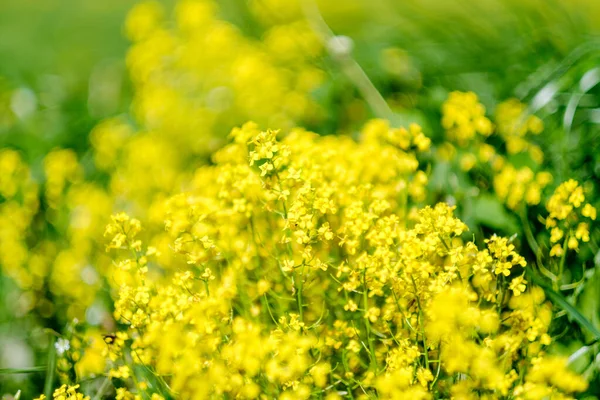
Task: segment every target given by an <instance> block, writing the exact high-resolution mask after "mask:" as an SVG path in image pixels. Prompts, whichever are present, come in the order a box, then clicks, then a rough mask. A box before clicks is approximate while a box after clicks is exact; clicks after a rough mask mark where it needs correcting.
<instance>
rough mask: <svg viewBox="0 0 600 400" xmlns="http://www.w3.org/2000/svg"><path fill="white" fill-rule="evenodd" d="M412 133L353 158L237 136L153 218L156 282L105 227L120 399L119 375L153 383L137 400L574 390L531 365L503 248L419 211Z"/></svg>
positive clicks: (376, 136)
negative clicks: (152, 377)
mask: <svg viewBox="0 0 600 400" xmlns="http://www.w3.org/2000/svg"><path fill="white" fill-rule="evenodd" d="M409 132H413V133H412V137H416V138H418V137H419V135H420V129H418V128H417V127H411V129H410V130H399V131H398V130H394V129H391V128H389V126H387V125H386V124H384V123H382V122H378V121H374V122H372V123H370V124H368V125H367V126H366V127H365V129H364V131H363V136H362V137H361V138H360V139H359V141H354V140H352V139H348V138H343V137H319V136H317V135H315V134H313V133H310V132H306V131H304V130H292V131H290V132H289V133H287V134H283V133H282V132H278V131H261V130H259V129H258V128H257V126H256V125H255V124H253V123H248V124H246V125H244V126H243V127H241V128H236V129H235V130H234V131H233V132H232V134H231V139H232V141H231V142H230V144H229V145H227V146H226V147H224V148H223V149H222V150H221V151H219V152H217V153H216V154H215V155H214V157H213V159H214V162H215V163H214V165H212V166H206V167H201V168H200V169H199V170H198V171H197V172H196V179H195V181H194V183H193V186H192V187H191V188H190V190H189V191H188V192H185V193H181V194H179V195H176V196H174V197H172V198H171V199H170V200H168V201H167V204H166V207H167V213H166V222H165V227H166V230H167V233H168V234H169V236H170V237H171V240H172V241H173V245H172V246H171V251H173V252H175V253H176V254H179V257H181V258H182V260H184V261H185V263H182V264H179V267H177V268H176V269H175V270H173V271H172V273H171V274H169V275H167V276H165V277H163V278H160V277H152V276H151V275H152V274H151V271H148V266H149V265H150V264H152V263H149V262H148V259H149V258H148V257H151V256H154V254H155V249H154V248H152V247H147V246H146V245H145V244H144V243H143V241H140V240H139V239H138V235H139V234H140V232H142V231H143V228H142V227H141V225H140V224H139V221H137V220H135V219H133V218H131V217H129V216H128V215H126V214H118V215H115V216H114V217H113V222H112V223H111V224H109V226H108V227H107V229H106V235H107V238H108V240H109V241H110V244H109V250H110V251H111V252H113V251H116V252H117V253H115V254H116V255H118V259H119V260H120V261H119V265H124V266H128V267H127V268H125V272H126V275H127V274H129V277H126V276H125V278H124V281H123V283H122V284H121V286H120V288H119V295H118V296H119V298H118V300H117V302H116V303H115V317H116V318H117V320H118V321H119V322H120V323H122V324H123V330H120V331H119V332H118V334H119V335H120V337H122V338H123V339H124V340H123V341H121V342H120V344H119V345H117V346H115V345H114V344H113V345H110V346H109V347H110V354H109V355H110V357H109V359H108V365H109V367H110V368H111V369H110V372H109V374H110V376H113V377H115V378H118V379H119V380H120V382H122V386H121V387H120V388H119V389H118V390H119V391H127V390H129V386H128V382H130V381H131V379H132V378H133V376H134V375H135V372H133V371H132V370H130V369H129V368H128V367H127V364H124V363H123V361H122V360H123V359H127V358H131V360H132V361H133V363H134V365H135V364H139V365H143V366H145V367H146V368H148V369H149V370H151V371H153V373H154V374H156V376H157V377H159V378H160V379H159V380H157V381H153V382H148V383H147V384H145V385H143V388H142V389H139V385H138V390H141V391H142V392H145V393H147V394H148V395H150V394H153V393H154V394H157V395H158V394H161V395H173V396H177V397H182V398H198V399H203V398H220V397H222V396H231V397H238V398H257V397H261V396H262V397H267V398H271V397H278V398H289V399H308V398H313V397H315V396H316V397H320V396H327V398H332V399H333V398H340V397H342V396H346V395H349V394H350V393H351V394H353V395H354V396H358V397H362V396H373V395H378V396H379V397H380V398H403V397H406V398H424V399H427V398H432V397H433V394H434V393H438V394H442V395H443V396H448V397H449V396H454V397H457V398H459V397H461V396H463V397H465V398H469V397H473V396H477V395H485V396H489V397H490V398H499V397H500V396H509V395H510V396H514V397H515V398H520V399H521V398H522V399H527V398H540V399H541V398H544V396H547V395H548V394H552V395H554V394H555V395H557V396H565V398H568V396H569V395H570V394H571V393H575V392H579V391H582V390H584V389H585V387H586V384H585V381H584V380H582V379H581V378H580V377H579V376H577V375H575V374H570V373H564V374H547V373H545V372H543V371H546V370H549V369H554V370H555V371H564V370H565V367H566V364H565V361H564V360H560V359H557V358H550V357H549V356H548V355H547V354H546V350H545V348H546V346H547V345H548V344H550V342H551V339H550V336H549V335H548V329H549V325H550V321H551V313H552V311H551V307H550V306H549V304H548V303H547V302H545V299H544V295H543V292H540V289H539V288H537V287H535V286H530V285H529V284H528V282H527V280H525V279H524V277H523V273H524V269H525V268H527V264H526V262H525V260H524V259H523V257H521V256H520V255H519V254H518V253H517V252H516V250H515V246H514V245H513V244H512V243H511V241H510V240H509V239H506V238H501V237H498V236H494V237H492V238H490V239H489V240H487V241H486V248H483V249H480V248H478V246H477V245H476V244H475V243H473V242H470V241H465V240H464V238H463V234H464V233H465V232H466V231H467V230H468V228H467V226H466V225H465V224H464V223H463V222H462V221H460V220H459V219H457V218H456V217H455V216H454V214H453V207H451V206H448V205H447V204H445V203H439V204H437V205H435V206H434V207H424V208H421V209H420V210H419V209H418V203H419V201H421V193H422V191H421V189H418V187H419V186H418V185H424V184H425V183H426V178H418V177H419V176H420V163H419V161H418V158H417V157H416V153H415V152H418V151H419V147H420V146H418V145H416V144H415V146H414V147H413V146H412V145H411V144H410V143H411V141H410V139H407V140H409V141H408V142H404V141H403V140H404V139H403V140H400V141H399V140H397V139H394V138H398V137H400V138H401V137H404V136H406V137H407V138H410V137H411V134H410V133H409ZM421 147H423V146H421ZM375 154H377V155H378V156H377V157H375ZM365 159H369V160H370V162H369V163H364V162H362V160H365ZM384 167H385V168H384ZM115 249H116V250H115ZM119 254H120V255H119ZM132 255H133V256H134V257H133V258H132V257H131V256H132ZM130 266H136V268H131V267H130ZM524 353H526V354H527V356H526V357H523V356H522V354H524ZM498 360H503V361H502V362H499V361H498ZM459 378H460V379H459ZM557 379H559V380H560V382H559V381H557ZM525 392H527V393H528V394H527V395H525ZM529 393H543V395H541V396H538V397H535V396H534V397H527V396H531V395H530V394H529ZM122 398H127V397H122Z"/></svg>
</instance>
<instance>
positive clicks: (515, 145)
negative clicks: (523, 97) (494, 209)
mask: <svg viewBox="0 0 600 400" xmlns="http://www.w3.org/2000/svg"><path fill="white" fill-rule="evenodd" d="M442 126H443V127H444V129H445V130H446V139H447V140H448V142H446V143H444V144H443V145H442V146H440V148H439V149H438V154H439V155H440V157H441V158H443V159H445V160H453V159H458V160H459V166H460V168H461V169H462V170H463V171H471V170H472V169H473V168H475V167H479V168H480V169H483V170H487V169H489V167H491V170H492V173H493V174H492V175H493V176H492V186H493V188H494V191H495V192H496V195H497V196H498V198H499V199H500V200H501V201H502V202H503V203H505V204H506V205H507V206H508V208H510V209H512V210H518V209H520V208H521V207H522V205H523V204H527V205H537V204H539V203H540V202H541V199H542V191H543V189H544V188H545V187H546V186H547V185H548V184H549V183H551V182H552V175H551V174H550V173H549V172H545V171H537V172H536V171H534V170H532V168H530V167H529V166H522V167H517V166H515V165H513V164H512V163H511V162H510V161H509V157H510V156H511V155H514V154H517V153H521V152H524V151H527V152H528V153H529V156H530V158H531V159H532V160H533V161H534V163H535V164H538V165H539V164H541V163H542V162H543V159H544V154H543V152H542V150H541V149H540V147H539V146H537V145H535V144H533V143H531V142H530V141H528V140H527V138H526V135H527V134H528V133H532V134H536V135H537V134H539V133H540V132H541V131H542V130H543V123H542V121H541V120H540V119H539V118H538V117H536V116H533V115H527V108H526V106H525V105H524V104H523V103H521V102H519V101H518V100H516V99H509V100H507V101H505V102H503V103H500V104H499V105H498V107H497V109H496V115H495V120H494V123H492V122H491V121H490V120H489V119H488V118H487V117H486V116H485V107H484V106H483V104H481V103H479V100H478V98H477V95H475V94H474V93H472V92H466V93H464V92H452V93H450V95H449V97H448V99H447V100H446V102H444V104H443V105H442ZM494 133H496V134H498V136H500V137H501V138H502V139H503V140H504V143H505V145H506V153H507V154H506V155H502V154H500V153H499V151H498V149H497V148H496V147H494V146H492V145H490V144H488V143H485V140H486V139H487V138H488V137H489V136H490V135H492V134H494ZM477 134H479V136H477ZM453 144H456V145H458V146H459V147H460V148H461V150H460V151H459V153H458V154H456V149H455V148H454V145H453ZM478 162H479V164H478ZM488 165H489V167H488Z"/></svg>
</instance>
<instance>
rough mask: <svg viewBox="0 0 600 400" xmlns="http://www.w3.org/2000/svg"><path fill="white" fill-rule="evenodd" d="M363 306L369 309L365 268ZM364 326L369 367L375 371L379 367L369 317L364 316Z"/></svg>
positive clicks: (366, 309) (366, 310)
mask: <svg viewBox="0 0 600 400" xmlns="http://www.w3.org/2000/svg"><path fill="white" fill-rule="evenodd" d="M363 286H364V287H363V308H364V310H365V312H368V311H369V296H368V294H367V291H368V288H367V270H366V269H365V270H364V271H363ZM364 320H365V327H366V330H367V342H368V344H369V353H370V354H371V368H373V369H374V370H375V371H374V372H377V370H378V369H379V367H378V366H377V356H376V354H375V346H374V344H373V338H372V337H371V322H370V321H369V317H368V316H365V317H364Z"/></svg>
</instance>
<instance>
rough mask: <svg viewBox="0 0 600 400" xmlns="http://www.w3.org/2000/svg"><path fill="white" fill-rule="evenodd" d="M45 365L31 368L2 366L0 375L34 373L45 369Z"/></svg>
mask: <svg viewBox="0 0 600 400" xmlns="http://www.w3.org/2000/svg"><path fill="white" fill-rule="evenodd" d="M45 370H46V367H45V366H43V365H42V366H39V367H30V368H0V375H12V374H32V373H35V372H40V371H45Z"/></svg>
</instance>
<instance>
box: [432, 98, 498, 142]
mask: <svg viewBox="0 0 600 400" xmlns="http://www.w3.org/2000/svg"><path fill="white" fill-rule="evenodd" d="M442 126H443V127H444V129H446V134H447V136H448V139H449V140H451V141H454V142H456V143H457V144H458V145H460V146H465V145H466V144H468V143H469V142H470V141H471V140H473V139H474V138H475V137H476V136H477V135H481V136H483V137H486V136H489V135H491V134H492V133H493V132H494V126H493V124H492V122H491V121H490V120H489V119H488V118H487V117H486V116H485V107H484V106H483V104H481V103H480V102H479V99H478V98H477V95H476V94H475V93H473V92H458V91H455V92H452V93H450V95H449V96H448V99H447V100H446V102H445V103H444V104H443V106H442Z"/></svg>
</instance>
